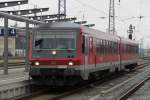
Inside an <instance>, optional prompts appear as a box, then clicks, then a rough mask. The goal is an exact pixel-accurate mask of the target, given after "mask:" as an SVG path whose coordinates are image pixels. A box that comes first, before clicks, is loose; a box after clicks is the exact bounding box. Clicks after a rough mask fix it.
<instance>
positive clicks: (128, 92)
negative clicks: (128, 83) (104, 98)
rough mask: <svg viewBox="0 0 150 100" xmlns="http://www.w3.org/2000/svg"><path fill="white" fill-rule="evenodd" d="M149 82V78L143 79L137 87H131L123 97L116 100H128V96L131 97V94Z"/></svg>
mask: <svg viewBox="0 0 150 100" xmlns="http://www.w3.org/2000/svg"><path fill="white" fill-rule="evenodd" d="M149 80H150V76H149V77H147V78H145V79H143V80H142V81H141V82H139V83H138V84H137V85H135V86H134V87H132V88H131V89H129V90H128V91H127V92H125V93H124V94H123V95H121V96H120V97H118V99H117V100H126V99H128V97H129V96H131V95H132V94H134V93H135V92H136V91H137V90H138V89H140V88H141V87H142V86H143V85H144V84H145V83H146V82H147V81H149Z"/></svg>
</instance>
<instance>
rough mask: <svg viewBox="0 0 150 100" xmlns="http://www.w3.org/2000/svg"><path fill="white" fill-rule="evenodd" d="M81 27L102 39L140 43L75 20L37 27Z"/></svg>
mask: <svg viewBox="0 0 150 100" xmlns="http://www.w3.org/2000/svg"><path fill="white" fill-rule="evenodd" d="M58 28H59V29H70V30H71V29H81V30H82V31H83V32H85V33H90V35H92V36H95V37H101V39H106V40H110V41H119V40H120V38H121V40H122V41H123V42H124V43H126V44H138V43H137V42H136V41H134V40H130V39H125V38H122V37H120V36H117V35H113V34H109V33H107V32H103V31H99V30H96V29H92V28H89V27H86V26H83V25H80V24H76V23H73V22H53V23H48V24H42V25H40V26H39V27H37V28H35V29H46V30H48V29H58Z"/></svg>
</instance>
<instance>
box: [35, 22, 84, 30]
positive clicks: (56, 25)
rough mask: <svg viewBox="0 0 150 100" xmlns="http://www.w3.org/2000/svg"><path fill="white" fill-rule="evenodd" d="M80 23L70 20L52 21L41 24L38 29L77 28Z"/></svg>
mask: <svg viewBox="0 0 150 100" xmlns="http://www.w3.org/2000/svg"><path fill="white" fill-rule="evenodd" d="M80 26H81V25H79V24H76V23H72V22H53V23H48V24H41V25H40V26H39V27H37V28H40V29H47V28H51V29H57V28H59V29H79V28H80Z"/></svg>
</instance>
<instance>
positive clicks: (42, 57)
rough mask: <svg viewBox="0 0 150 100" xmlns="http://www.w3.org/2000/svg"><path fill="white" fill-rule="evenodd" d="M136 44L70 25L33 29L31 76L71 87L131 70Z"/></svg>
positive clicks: (36, 79) (114, 36) (43, 81)
mask: <svg viewBox="0 0 150 100" xmlns="http://www.w3.org/2000/svg"><path fill="white" fill-rule="evenodd" d="M137 59H138V43H137V42H135V41H134V40H129V39H124V38H121V37H119V36H116V35H111V34H109V33H105V32H101V31H98V30H95V29H91V28H89V27H85V26H82V25H79V24H75V23H71V22H55V23H51V24H45V25H42V26H39V27H37V28H35V29H33V32H32V34H31V36H30V51H29V61H30V64H31V68H30V76H31V77H32V79H33V81H35V82H36V83H38V84H44V85H58V86H61V85H72V84H73V85H74V84H76V83H78V82H80V81H82V80H88V79H91V78H92V79H94V78H97V77H101V76H103V75H104V74H106V73H110V72H115V71H120V70H124V69H130V70H131V69H133V68H134V67H135V66H136V65H137Z"/></svg>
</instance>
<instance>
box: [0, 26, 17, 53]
mask: <svg viewBox="0 0 150 100" xmlns="http://www.w3.org/2000/svg"><path fill="white" fill-rule="evenodd" d="M15 52H16V30H15V29H13V28H9V36H8V56H15ZM3 55H4V28H3V27H0V56H3Z"/></svg>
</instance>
